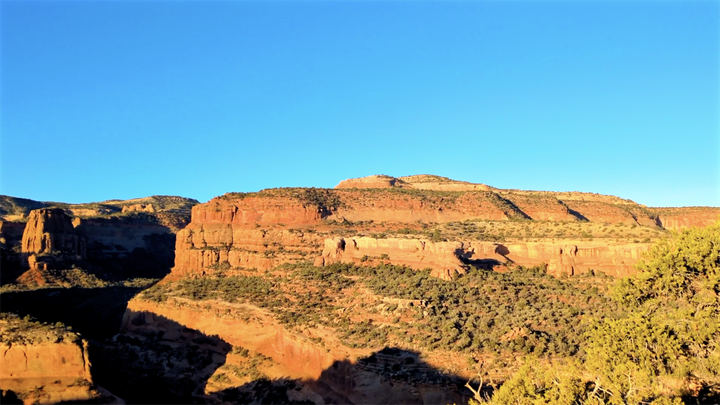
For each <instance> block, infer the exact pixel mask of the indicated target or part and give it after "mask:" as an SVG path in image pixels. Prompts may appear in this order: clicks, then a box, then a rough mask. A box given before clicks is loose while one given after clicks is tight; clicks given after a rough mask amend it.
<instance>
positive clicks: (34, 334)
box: [0, 314, 112, 404]
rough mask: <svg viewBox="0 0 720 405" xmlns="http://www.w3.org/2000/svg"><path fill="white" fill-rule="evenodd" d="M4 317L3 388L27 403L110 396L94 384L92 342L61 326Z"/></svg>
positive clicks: (0, 328) (0, 343)
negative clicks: (90, 347) (91, 357)
mask: <svg viewBox="0 0 720 405" xmlns="http://www.w3.org/2000/svg"><path fill="white" fill-rule="evenodd" d="M1 318H2V319H0V332H1V333H2V337H0V389H2V390H3V391H12V392H13V393H14V395H16V396H17V397H20V398H22V399H23V400H24V402H25V403H39V404H53V403H58V402H61V401H85V400H91V399H99V398H103V397H106V398H108V397H107V396H106V395H105V394H102V393H100V392H98V391H97V390H96V389H95V388H96V387H95V386H94V385H93V379H92V376H91V374H90V360H89V356H88V344H87V342H86V341H85V340H81V339H80V337H79V336H78V335H77V334H75V333H73V332H70V331H68V330H67V329H65V327H64V326H60V325H58V326H53V325H42V324H39V323H37V322H31V321H27V320H22V319H20V318H19V317H17V316H12V315H5V314H3V315H2V316H1ZM101 390H102V389H101ZM108 399H109V400H112V398H108ZM105 402H109V401H105Z"/></svg>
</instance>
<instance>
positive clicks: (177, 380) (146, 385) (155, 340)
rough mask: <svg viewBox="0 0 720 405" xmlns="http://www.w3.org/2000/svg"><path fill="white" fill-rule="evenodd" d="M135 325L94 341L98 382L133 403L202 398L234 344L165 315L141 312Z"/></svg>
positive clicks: (92, 352) (134, 318) (201, 400)
mask: <svg viewBox="0 0 720 405" xmlns="http://www.w3.org/2000/svg"><path fill="white" fill-rule="evenodd" d="M128 321H129V325H128V328H129V329H130V330H129V331H126V333H123V334H119V335H117V336H114V337H113V338H112V339H109V340H107V341H105V342H104V343H102V344H100V343H97V342H95V343H93V344H92V345H91V346H90V362H91V363H92V365H93V367H92V373H93V379H94V381H95V383H97V384H99V385H101V386H102V387H104V388H106V389H107V390H109V391H110V392H112V393H113V394H115V395H117V396H118V397H120V398H122V399H123V400H125V401H126V402H127V403H128V404H198V403H200V404H202V403H207V402H208V401H207V398H206V397H205V396H204V395H203V392H204V390H205V386H206V385H207V383H208V379H209V378H210V376H212V375H213V373H214V372H215V371H216V370H217V369H218V368H219V367H220V366H222V365H223V364H225V360H226V357H227V354H228V353H229V352H230V351H231V350H232V345H230V344H228V343H227V342H225V341H224V340H222V339H220V338H219V337H217V336H207V335H205V334H203V333H202V332H200V331H198V330H194V329H190V328H187V327H185V326H183V325H181V324H179V323H177V322H175V321H172V320H170V319H167V318H165V317H163V316H160V315H156V314H150V313H145V312H141V313H135V314H133V315H132V318H131V319H128Z"/></svg>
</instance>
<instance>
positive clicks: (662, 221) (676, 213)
mask: <svg viewBox="0 0 720 405" xmlns="http://www.w3.org/2000/svg"><path fill="white" fill-rule="evenodd" d="M649 210H650V211H651V212H653V213H654V214H656V215H657V216H658V222H659V225H660V226H662V227H663V228H665V229H671V230H680V229H683V228H689V227H692V226H708V225H712V224H714V223H715V222H717V221H720V208H715V207H680V208H649Z"/></svg>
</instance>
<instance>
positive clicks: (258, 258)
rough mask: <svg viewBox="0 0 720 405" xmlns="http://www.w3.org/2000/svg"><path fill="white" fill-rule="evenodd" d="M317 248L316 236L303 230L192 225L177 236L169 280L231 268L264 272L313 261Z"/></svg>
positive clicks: (226, 224)
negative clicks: (307, 259) (280, 266)
mask: <svg viewBox="0 0 720 405" xmlns="http://www.w3.org/2000/svg"><path fill="white" fill-rule="evenodd" d="M319 244H320V238H319V237H318V236H317V235H316V234H314V233H306V232H303V231H302V230H296V229H273V228H271V229H261V228H255V227H252V228H248V227H247V226H244V225H237V224H232V223H202V222H195V223H191V224H190V225H188V227H187V228H185V229H183V230H182V231H180V232H179V233H178V234H177V240H176V245H175V267H174V268H173V272H172V274H171V278H177V277H182V276H189V275H203V274H210V273H213V272H214V271H218V270H230V269H233V268H245V269H251V268H255V269H259V270H267V269H270V268H272V267H275V266H277V265H279V264H282V263H285V262H293V261H298V260H303V259H305V258H306V256H307V257H312V255H313V253H314V252H316V251H317V250H318V246H319Z"/></svg>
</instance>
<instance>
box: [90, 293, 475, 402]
mask: <svg viewBox="0 0 720 405" xmlns="http://www.w3.org/2000/svg"><path fill="white" fill-rule="evenodd" d="M218 311H221V312H223V311H227V312H225V315H224V316H218ZM239 311H241V309H240V308H238V307H237V306H235V305H232V304H227V303H216V304H215V305H214V306H213V307H208V306H207V305H204V304H202V303H196V302H191V301H183V302H182V303H181V302H179V301H175V302H174V303H171V302H166V303H163V304H158V303H154V302H147V301H142V300H141V299H134V300H132V301H130V303H129V305H128V310H127V312H126V314H125V318H124V321H123V327H122V333H121V334H120V335H118V336H117V337H115V338H114V339H113V341H114V342H115V344H114V345H113V344H111V345H110V346H109V347H108V348H106V349H105V350H106V351H108V350H109V351H108V352H107V353H106V355H112V356H113V359H118V358H119V354H120V353H124V354H122V356H120V357H124V358H125V360H127V361H132V367H134V369H132V372H133V374H131V375H128V376H127V379H129V380H130V381H135V382H134V383H133V384H132V385H127V384H126V385H125V386H124V387H123V381H125V380H126V378H124V377H123V376H122V375H119V374H118V373H122V372H123V371H122V370H120V369H119V367H115V370H112V369H109V368H108V367H107V365H105V366H102V370H101V371H100V374H99V375H98V379H99V381H100V382H101V383H103V384H105V383H104V380H106V379H107V380H113V381H114V382H108V383H107V385H108V387H109V388H110V389H111V390H113V391H114V392H125V391H129V392H130V394H129V396H128V397H127V398H130V399H142V400H144V401H148V399H152V398H155V397H158V396H160V395H162V394H161V392H160V391H161V390H162V389H165V390H168V391H170V394H171V397H174V398H181V399H184V400H185V401H186V402H188V401H189V400H191V398H195V401H197V400H198V399H200V398H203V399H205V400H210V401H217V400H221V401H225V402H233V403H246V402H252V401H257V400H261V401H262V402H263V403H265V402H272V401H275V402H278V403H347V404H365V403H388V404H389V403H393V404H396V403H398V404H400V403H415V404H423V403H465V402H467V399H468V396H467V393H465V392H464V389H463V388H462V386H463V384H464V381H461V380H460V379H459V378H458V377H457V376H454V375H451V374H446V373H443V372H441V371H440V370H437V369H435V368H434V367H432V366H431V365H429V364H427V363H425V362H424V361H423V360H422V358H421V356H420V354H419V353H417V352H413V351H408V350H401V349H394V348H384V349H381V350H371V349H362V350H361V349H350V348H347V347H345V346H343V345H342V344H336V345H327V342H326V344H325V345H324V347H323V346H320V345H318V344H316V343H314V342H312V341H311V340H310V339H308V338H307V337H306V336H303V335H301V334H296V333H292V332H289V331H287V330H285V329H284V328H283V327H282V326H281V325H279V324H278V323H277V322H276V321H275V320H274V319H273V318H272V316H269V315H268V314H265V313H264V312H263V311H261V310H259V309H257V308H255V309H254V310H253V312H252V316H250V317H247V318H244V319H243V318H239V317H236V316H235V315H236V313H238V312H239ZM178 344H180V345H178ZM183 347H186V348H187V347H195V349H193V350H191V351H189V352H187V353H179V352H177V351H178V350H181V349H182V348H183ZM231 348H233V350H232V351H231V350H230V349H231ZM238 349H243V350H244V351H246V352H247V351H248V350H249V351H250V352H252V353H257V354H258V355H261V357H262V358H264V359H265V361H264V363H263V364H264V367H263V369H262V370H261V371H262V373H263V374H264V377H262V378H257V377H255V378H251V379H249V380H247V382H246V383H243V384H231V383H230V382H229V381H228V386H229V387H232V388H224V385H223V382H222V381H223V380H222V379H221V378H218V377H215V376H218V375H223V377H222V378H223V379H226V378H228V377H227V375H225V374H224V373H228V370H233V369H236V368H233V367H234V366H231V367H230V368H227V367H223V366H224V365H225V364H238V362H237V361H238V358H237V357H238V354H237V350H238ZM191 355H192V356H195V357H193V363H194V364H197V365H198V366H197V367H195V369H194V370H195V372H194V374H193V375H192V378H191V379H190V380H188V378H187V377H185V376H184V374H183V371H184V370H185V368H186V367H187V366H183V363H182V361H181V360H182V358H184V357H187V356H191ZM198 356H199V357H198ZM241 356H242V355H241ZM144 358H159V359H165V360H162V361H159V362H155V363H152V364H150V363H146V361H145V360H143V359H144ZM103 364H106V363H104V362H103ZM158 364H162V365H163V366H160V367H159V366H158ZM171 364H174V365H171ZM143 367H145V368H146V369H145V370H143ZM183 367H185V368H183ZM151 370H154V371H151ZM185 371H187V370H185ZM141 374H151V375H152V377H150V379H151V380H153V381H156V382H157V383H156V384H153V386H152V387H150V386H147V384H146V381H142V380H141V379H138V378H137V375H141ZM211 376H212V377H211ZM158 377H160V378H159V381H158ZM174 378H180V379H182V380H183V381H184V383H183V384H170V385H169V384H167V382H163V381H166V380H168V381H169V380H171V379H174ZM234 378H235V377H233V379H234ZM113 384H114V385H113ZM143 386H144V387H145V388H143V389H138V388H139V387H143ZM143 390H147V392H143ZM308 401H309V402H308Z"/></svg>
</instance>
